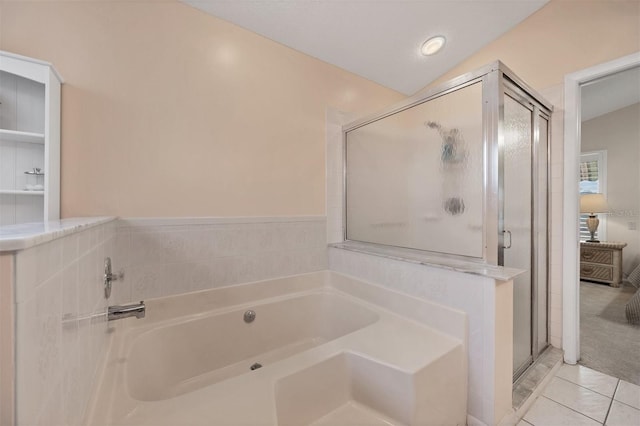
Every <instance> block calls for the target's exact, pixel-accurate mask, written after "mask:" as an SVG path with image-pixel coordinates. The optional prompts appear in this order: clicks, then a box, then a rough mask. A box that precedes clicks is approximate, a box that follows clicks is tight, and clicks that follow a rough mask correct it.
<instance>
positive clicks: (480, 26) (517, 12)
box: [181, 0, 548, 95]
mask: <svg viewBox="0 0 640 426" xmlns="http://www.w3.org/2000/svg"><path fill="white" fill-rule="evenodd" d="M181 1H182V2H183V3H185V4H189V5H191V6H193V7H195V8H198V9H200V10H202V11H204V12H206V13H209V14H211V15H214V16H217V17H219V18H222V19H224V20H226V21H229V22H232V23H234V24H236V25H238V26H240V27H243V28H245V29H247V30H250V31H252V32H255V33H257V34H260V35H262V36H264V37H267V38H269V39H271V40H274V41H276V42H278V43H281V44H283V45H285V46H289V47H291V48H293V49H295V50H298V51H300V52H303V53H306V54H308V55H310V56H313V57H315V58H318V59H320V60H322V61H325V62H328V63H331V64H333V65H336V66H338V67H340V68H343V69H345V70H347V71H350V72H353V73H355V74H358V75H360V76H362V77H365V78H367V79H369V80H372V81H374V82H376V83H379V84H381V85H383V86H386V87H388V88H391V89H394V90H396V91H398V92H401V93H404V94H406V95H411V94H414V93H415V92H417V91H418V90H420V89H421V88H423V87H424V86H426V85H428V84H429V83H430V82H432V81H434V80H435V79H436V78H438V77H439V76H441V75H442V74H444V73H445V72H447V71H448V70H449V69H451V68H453V67H454V66H455V65H457V64H458V63H460V62H461V61H463V60H464V59H465V58H467V57H468V56H470V55H472V54H473V53H474V52H476V51H477V50H479V49H480V48H482V47H483V46H485V45H486V44H488V43H489V42H491V41H492V40H494V39H496V38H498V37H499V36H500V35H502V34H504V33H505V32H506V31H508V30H509V29H511V28H513V27H514V26H516V25H517V24H518V23H520V22H521V21H523V20H524V19H525V18H527V17H528V16H529V15H531V14H532V13H534V12H535V11H536V10H538V9H540V8H541V7H542V6H544V5H545V4H546V3H547V2H548V0H494V1H488V0H181ZM434 35H444V36H445V37H446V38H447V44H446V46H445V48H444V49H443V50H442V51H441V52H439V53H438V54H436V55H434V56H429V57H425V56H422V55H421V54H420V53H419V49H420V46H421V45H422V43H423V42H424V41H425V40H426V39H427V38H429V37H432V36H434ZM495 59H500V58H495Z"/></svg>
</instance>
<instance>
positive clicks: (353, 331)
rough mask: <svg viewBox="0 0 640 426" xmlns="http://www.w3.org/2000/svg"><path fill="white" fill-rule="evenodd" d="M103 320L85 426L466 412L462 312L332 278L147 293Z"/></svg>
mask: <svg viewBox="0 0 640 426" xmlns="http://www.w3.org/2000/svg"><path fill="white" fill-rule="evenodd" d="M248 309H252V310H254V311H255V312H256V317H255V321H253V322H251V323H245V321H243V313H244V312H245V311H246V310H248ZM110 327H111V328H112V331H113V332H112V333H110V344H109V351H108V353H107V361H106V363H105V364H104V366H105V367H104V371H103V372H102V374H101V384H100V388H99V391H98V393H97V394H96V395H95V396H94V398H93V403H92V409H91V411H90V415H89V418H87V419H86V420H85V421H86V424H91V425H103V424H104V425H107V424H118V425H127V424H131V425H175V424H190V425H197V424H202V425H205V424H206V425H210V424H220V425H222V424H244V425H249V424H251V425H257V424H260V425H267V424H273V425H275V424H278V425H300V424H309V423H312V422H315V421H318V424H387V425H388V424H395V425H401V424H404V425H408V424H420V425H428V424H433V425H445V424H447V425H449V424H450V425H455V424H464V423H465V421H466V388H467V386H466V376H467V375H466V367H467V366H466V350H465V345H466V338H467V337H466V336H467V330H466V318H465V315H464V313H462V312H460V311H456V310H453V309H450V308H447V307H444V306H442V305H438V304H435V303H432V302H428V301H425V300H420V299H417V298H413V297H410V296H407V295H403V294H401V293H397V292H394V291H391V290H388V289H385V288H382V287H380V286H375V285H372V284H367V283H364V282H362V281H358V280H354V279H352V278H349V277H346V276H343V275H340V274H337V273H332V272H328V271H321V272H315V273H310V274H303V275H297V276H292V277H286V278H278V279H273V280H266V281H261V282H256V283H249V284H243V285H234V286H229V287H223V288H217V289H212V290H204V291H200V292H195V293H191V294H184V295H178V296H169V297H165V298H159V299H154V300H151V301H149V302H148V304H147V317H146V318H144V319H143V320H135V319H132V318H131V319H125V320H123V321H117V322H114V323H110ZM160 347H162V348H164V349H163V351H164V354H160V351H159V350H158V349H157V348H160ZM256 362H259V363H261V364H262V367H261V368H259V369H256V370H253V371H252V370H251V369H250V367H251V366H252V365H253V364H254V363H256ZM165 363H169V364H171V367H170V368H166V367H167V365H168V364H165ZM344 416H350V417H348V418H349V421H346V422H345V419H346V418H347V417H344ZM382 420H386V421H389V422H390V423H382ZM314 424H315V423H314Z"/></svg>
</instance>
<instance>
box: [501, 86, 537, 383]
mask: <svg viewBox="0 0 640 426" xmlns="http://www.w3.org/2000/svg"><path fill="white" fill-rule="evenodd" d="M531 119H532V112H531V111H530V110H529V109H528V108H526V107H524V106H522V105H521V104H519V103H518V102H516V101H514V100H513V99H511V98H510V97H508V96H505V101H504V145H503V147H502V153H503V158H504V229H505V237H504V238H505V242H504V266H508V267H512V268H517V269H522V270H524V271H525V272H524V273H522V274H520V275H518V276H517V277H516V278H514V280H513V367H514V372H516V371H517V370H518V369H520V368H521V367H522V366H524V365H526V364H528V363H529V362H530V359H531V355H532V353H531V349H532V348H531V337H532V336H531V171H532V170H531V167H532V166H531V165H532V158H531V148H532V132H531V130H532V123H531Z"/></svg>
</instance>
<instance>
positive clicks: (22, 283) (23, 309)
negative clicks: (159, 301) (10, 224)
mask: <svg viewBox="0 0 640 426" xmlns="http://www.w3.org/2000/svg"><path fill="white" fill-rule="evenodd" d="M115 237H116V227H115V222H108V223H104V224H101V225H97V226H94V227H90V228H84V230H82V231H80V232H78V233H75V234H71V235H67V236H65V237H63V238H59V239H55V240H52V241H49V242H47V243H44V244H41V245H38V246H34V247H31V248H28V249H26V250H22V251H18V252H17V253H16V254H15V258H16V275H15V287H16V290H17V292H16V304H15V312H16V314H15V315H16V339H15V342H16V343H15V344H16V348H15V350H16V424H17V425H30V426H31V425H52V424H67V425H80V424H82V418H83V416H84V412H85V410H86V407H87V405H88V403H89V400H88V398H89V395H90V394H91V390H92V387H93V382H94V378H95V376H96V373H97V369H98V365H99V363H100V362H101V360H102V352H103V350H104V345H105V340H106V338H107V334H106V321H107V320H106V307H107V301H106V299H105V298H104V294H103V283H102V273H103V272H102V268H103V262H104V257H105V256H113V255H114V250H115Z"/></svg>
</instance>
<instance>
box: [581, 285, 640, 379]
mask: <svg viewBox="0 0 640 426" xmlns="http://www.w3.org/2000/svg"><path fill="white" fill-rule="evenodd" d="M635 291H636V289H635V287H632V286H631V285H629V284H628V283H626V284H625V283H623V285H622V286H621V287H619V288H614V287H609V286H608V285H606V284H596V283H590V282H586V281H582V282H580V357H581V359H580V364H582V365H584V366H586V367H589V368H592V369H594V370H597V371H600V372H603V373H605V374H609V375H611V376H614V377H618V378H620V379H622V380H626V381H627V382H631V383H635V384H636V385H640V325H630V324H628V323H627V319H626V317H625V315H624V306H625V304H626V303H627V300H629V298H630V297H631V296H633V294H634V293H635Z"/></svg>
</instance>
